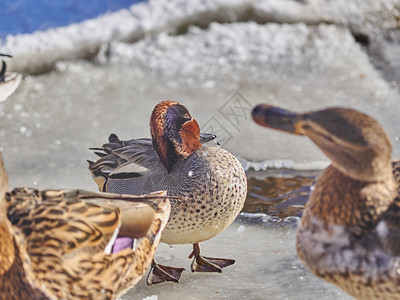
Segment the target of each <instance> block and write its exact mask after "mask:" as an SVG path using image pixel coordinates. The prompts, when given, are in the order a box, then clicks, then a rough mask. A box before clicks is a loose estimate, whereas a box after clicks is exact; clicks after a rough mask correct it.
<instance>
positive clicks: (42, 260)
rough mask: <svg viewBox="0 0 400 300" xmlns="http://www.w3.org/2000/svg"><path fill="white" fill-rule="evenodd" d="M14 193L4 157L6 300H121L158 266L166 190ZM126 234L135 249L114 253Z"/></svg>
mask: <svg viewBox="0 0 400 300" xmlns="http://www.w3.org/2000/svg"><path fill="white" fill-rule="evenodd" d="M7 190H8V182H7V175H6V173H5V170H4V167H3V163H2V161H1V159H0V299H78V298H84V299H116V298H118V297H120V296H121V295H122V294H124V293H125V292H126V291H127V290H128V289H129V288H131V287H132V286H133V285H134V284H135V283H136V282H138V280H139V279H140V278H141V277H142V275H143V273H144V272H145V270H146V268H147V267H148V266H149V264H150V263H151V261H152V258H153V256H154V252H155V249H156V247H157V245H158V243H159V240H160V237H161V231H162V230H163V228H164V227H165V225H166V222H167V220H168V216H169V211H170V204H169V200H168V198H166V197H165V196H164V195H165V193H164V192H160V193H154V194H152V195H146V196H129V195H114V194H108V193H91V192H85V191H80V190H36V189H31V188H17V189H14V190H12V191H10V192H7ZM114 201H115V202H114ZM132 217H134V218H135V219H136V223H135V222H133V221H132V220H131V221H130V222H125V224H128V226H130V227H129V228H124V227H125V226H126V225H124V219H125V218H128V219H130V218H132ZM148 218H150V220H148ZM144 228H146V230H144ZM119 229H121V230H122V229H123V230H124V232H125V233H128V234H129V235H130V236H131V237H132V238H135V245H134V248H133V249H132V248H128V249H124V250H122V251H120V252H118V253H113V254H111V253H110V252H111V249H112V246H113V244H114V242H115V238H116V237H117V234H118V230H119Z"/></svg>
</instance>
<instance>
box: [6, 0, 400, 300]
mask: <svg viewBox="0 0 400 300" xmlns="http://www.w3.org/2000/svg"><path fill="white" fill-rule="evenodd" d="M193 3H194V2H193ZM193 3H192V2H188V3H187V2H186V1H178V0H174V1H162V0H159V1H153V2H151V3H147V2H144V3H140V4H136V5H133V6H132V7H131V8H129V9H123V10H120V11H117V12H114V13H110V14H107V15H104V16H100V17H98V18H97V19H93V20H88V21H84V22H82V23H75V24H72V25H70V26H68V27H62V28H58V29H53V28H51V29H49V30H47V31H42V32H35V33H32V34H25V35H9V36H8V37H7V38H3V40H1V41H0V53H8V54H12V55H14V58H13V59H12V60H7V63H8V66H9V70H10V71H18V72H22V73H23V74H24V76H25V77H24V79H23V80H22V83H21V84H20V86H19V87H18V89H17V90H16V92H15V93H14V94H13V95H12V96H10V97H9V98H8V99H7V100H6V101H4V102H0V141H1V144H0V147H1V148H0V150H1V151H2V156H3V157H4V160H5V164H6V167H7V169H8V172H9V177H10V185H11V187H17V186H32V187H38V188H61V187H63V188H82V189H87V190H96V185H95V183H94V182H93V180H92V178H91V176H90V174H89V172H88V170H87V163H86V159H94V158H95V156H94V155H93V154H92V153H91V152H90V151H89V150H88V149H89V147H98V146H100V145H101V144H103V143H104V142H106V140H107V138H108V135H109V134H110V133H116V134H117V135H118V136H120V137H121V138H122V139H130V138H134V137H149V135H150V133H149V117H150V113H151V111H152V109H153V107H154V106H155V105H156V104H157V103H158V102H159V101H161V100H166V99H169V100H176V101H179V102H181V103H182V104H184V105H185V106H186V107H187V108H188V109H189V111H190V112H191V114H192V116H193V117H194V118H196V120H197V121H198V123H199V124H200V126H201V127H202V129H203V130H204V131H208V132H210V131H211V132H214V133H215V134H217V135H218V140H219V141H220V143H221V144H222V145H223V146H224V147H225V148H226V149H228V150H229V151H231V152H232V153H233V154H235V155H237V156H239V157H240V158H241V160H242V162H243V164H244V165H245V167H246V169H247V168H248V172H247V173H248V178H249V196H248V202H247V203H246V207H245V211H246V212H250V213H252V214H253V216H255V217H257V215H254V213H260V212H261V213H267V214H268V215H271V216H278V217H280V218H285V217H288V216H300V215H301V211H302V206H303V205H304V203H305V201H306V200H307V197H308V194H309V192H310V190H311V187H310V186H311V185H312V184H313V181H314V179H315V176H316V175H317V174H318V173H319V171H320V170H321V169H322V168H324V167H325V166H326V165H327V163H328V162H327V160H326V158H325V157H324V156H323V155H322V154H321V153H320V151H319V150H318V149H317V148H316V147H315V146H314V145H312V144H311V143H310V142H309V141H308V140H307V139H306V138H302V137H296V136H292V135H286V134H283V133H279V132H274V131H270V130H267V129H265V128H261V127H259V126H257V125H256V124H255V123H254V122H253V121H252V120H251V118H250V114H249V113H250V110H251V108H252V107H253V106H255V105H256V104H258V103H263V102H264V103H271V104H274V105H280V106H283V107H287V108H289V109H293V110H296V111H303V110H310V109H319V108H322V107H327V106H337V105H340V106H347V107H353V108H356V109H359V110H361V111H363V112H365V113H368V114H370V115H373V116H374V117H375V118H376V119H377V120H378V121H379V122H380V123H381V124H382V125H383V126H384V127H385V129H386V130H387V132H388V134H389V136H390V138H391V141H392V144H393V152H394V154H393V157H394V158H400V141H399V134H400V122H399V121H398V120H399V118H398V115H399V114H400V95H399V88H398V85H399V82H400V73H398V71H397V70H399V69H400V68H397V67H398V66H400V62H399V59H398V55H396V53H398V49H399V48H398V46H399V44H400V43H399V41H400V38H399V36H400V35H399V32H398V31H399V30H398V28H399V26H398V27H396V26H397V25H396V24H397V23H396V20H397V19H396V10H394V9H393V6H391V5H392V4H393V3H394V1H357V0H353V1H337V2H335V4H333V3H331V1H316V0H315V1H314V0H310V1H290V0H288V1H283V2H279V1H273V0H270V1H268V0H265V1H258V2H257V3H255V2H254V3H252V2H251V3H250V2H247V1H244V0H243V1H239V0H235V1H222V0H220V1H211V0H207V1H202V2H201V3H198V4H197V5H195V4H193ZM279 3H283V4H279ZM393 5H394V4H393ZM165 11H168V12H169V13H168V14H165V13H164V12H165ZM397 22H398V21H397ZM396 28H397V29H396ZM361 29H362V30H361ZM396 49H397V50H396ZM396 51H397V52H396ZM0 92H1V90H0ZM282 167H284V169H281V168H282ZM263 169H267V171H260V170H263ZM246 216H247V217H249V216H251V215H246ZM264 217H265V216H264ZM249 218H250V217H249ZM260 218H261V219H263V216H258V219H260ZM265 218H267V217H265ZM265 218H264V219H265ZM243 219H246V218H244V217H242V218H241V219H240V220H238V221H236V222H235V223H234V224H233V225H232V226H231V227H229V228H228V229H227V230H226V231H224V232H223V233H222V234H220V235H219V236H217V237H216V238H214V239H212V240H210V241H207V242H205V243H203V244H202V250H203V253H204V254H205V255H211V256H212V255H216V256H218V255H220V256H221V257H227V258H234V259H236V260H237V263H236V264H235V265H233V266H231V267H229V268H226V269H224V272H223V274H192V273H191V272H190V271H188V270H189V265H190V260H189V259H187V256H188V255H189V253H190V251H191V247H190V246H189V245H188V246H173V247H172V248H170V247H169V246H167V245H161V246H160V248H159V250H158V252H157V257H158V259H159V261H160V262H161V263H163V262H164V263H168V264H171V265H174V266H182V267H185V268H186V269H187V271H186V272H184V273H183V276H182V279H181V282H180V284H179V285H174V284H162V285H158V286H152V287H147V286H146V285H145V282H144V281H141V282H140V283H139V284H138V285H137V286H136V287H135V288H134V289H133V290H132V291H130V292H129V293H128V294H127V295H126V296H125V297H124V299H142V298H145V297H149V296H152V295H157V296H158V299H171V298H184V299H205V298H207V299H219V298H234V299H265V298H269V299H288V298H294V297H296V298H300V297H301V298H302V299H318V298H321V297H323V298H324V299H338V298H340V299H345V298H346V295H345V294H344V293H342V292H341V291H340V290H338V289H337V288H336V287H334V286H332V285H329V284H326V283H324V282H322V281H321V280H319V279H317V278H315V277H313V276H312V275H311V274H310V273H309V272H308V271H307V270H305V268H304V267H303V266H302V265H301V263H300V262H299V260H298V259H297V256H296V252H295V248H294V241H295V230H296V229H295V226H294V225H283V226H276V225H274V226H273V225H271V224H269V223H268V224H269V225H268V224H261V225H257V224H250V223H246V222H244V221H243ZM256 219H257V218H256ZM272 220H277V219H272ZM261 223H262V222H261ZM154 298H155V297H154Z"/></svg>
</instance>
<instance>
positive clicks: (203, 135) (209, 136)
mask: <svg viewBox="0 0 400 300" xmlns="http://www.w3.org/2000/svg"><path fill="white" fill-rule="evenodd" d="M216 137H217V136H216V135H215V134H212V133H206V132H200V142H201V143H202V144H204V143H207V142H209V141H212V140H214V139H215V138H216Z"/></svg>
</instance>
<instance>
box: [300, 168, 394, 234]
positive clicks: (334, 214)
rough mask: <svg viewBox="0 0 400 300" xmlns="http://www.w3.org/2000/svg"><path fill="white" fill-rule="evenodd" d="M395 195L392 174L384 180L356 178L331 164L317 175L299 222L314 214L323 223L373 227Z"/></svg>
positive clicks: (365, 227)
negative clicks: (372, 180)
mask: <svg viewBox="0 0 400 300" xmlns="http://www.w3.org/2000/svg"><path fill="white" fill-rule="evenodd" d="M395 195H396V185H395V182H394V179H393V177H391V178H390V179H389V180H386V181H376V182H365V181H358V180H355V179H352V178H350V177H348V176H346V175H344V174H343V173H342V172H340V171H339V170H338V169H336V168H335V167H333V166H332V165H331V166H329V167H328V168H327V169H326V170H325V171H324V172H323V173H322V174H321V175H320V177H319V178H318V181H317V183H316V185H315V188H314V191H313V192H312V194H311V196H310V200H309V201H308V202H307V204H306V207H305V209H304V213H303V220H302V224H303V225H306V224H307V223H309V222H310V221H311V217H312V216H315V217H317V218H318V219H319V220H320V221H322V222H324V223H326V224H335V225H344V226H357V227H362V228H364V229H368V228H373V227H374V226H375V225H376V222H377V221H378V218H379V216H380V214H381V213H382V212H383V211H385V210H386V209H387V208H388V206H389V205H390V204H391V203H392V201H393V199H394V198H395Z"/></svg>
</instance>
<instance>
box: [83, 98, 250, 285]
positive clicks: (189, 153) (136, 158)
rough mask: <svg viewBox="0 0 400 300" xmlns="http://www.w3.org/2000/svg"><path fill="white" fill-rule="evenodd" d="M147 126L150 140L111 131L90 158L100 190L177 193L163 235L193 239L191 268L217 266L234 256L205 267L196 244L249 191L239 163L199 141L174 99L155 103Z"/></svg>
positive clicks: (224, 222)
mask: <svg viewBox="0 0 400 300" xmlns="http://www.w3.org/2000/svg"><path fill="white" fill-rule="evenodd" d="M150 126H151V134H152V139H151V140H150V139H135V140H130V141H120V140H119V139H118V137H117V136H116V135H111V136H110V138H109V143H108V144H105V145H103V147H102V148H101V149H96V150H102V151H101V152H97V154H98V155H99V156H100V157H101V158H100V159H99V160H98V161H96V162H90V167H89V169H90V171H91V172H92V174H93V177H94V178H95V181H96V182H97V183H98V185H99V188H100V190H103V191H108V192H117V193H127V194H143V193H148V192H151V191H155V190H159V189H163V190H166V191H167V192H168V195H169V196H179V197H181V199H179V200H176V199H171V216H170V219H169V221H168V224H167V227H166V229H165V230H164V232H163V235H162V241H163V242H165V243H168V244H193V245H194V250H193V256H194V257H195V261H194V262H193V264H192V271H207V272H221V268H222V267H225V266H227V265H230V264H232V263H233V262H234V261H233V260H224V259H214V260H213V259H212V258H207V260H209V261H210V262H211V261H212V262H211V263H210V264H209V268H208V269H207V268H206V267H204V268H203V266H205V265H207V261H206V260H202V258H201V256H200V250H199V248H198V245H197V244H198V243H200V242H202V241H205V240H208V239H210V238H213V237H214V236H216V235H217V234H218V233H220V232H221V231H222V230H224V229H225V228H226V227H227V226H229V225H230V224H231V223H232V222H233V220H234V219H235V218H236V216H237V215H238V214H239V212H240V210H241V209H242V207H243V204H244V201H245V199H246V193H247V181H246V174H245V172H244V170H243V167H242V166H241V164H240V162H239V161H238V160H237V159H236V157H234V156H233V155H232V154H231V153H229V152H228V151H226V150H224V149H222V148H219V147H206V146H203V145H202V144H201V142H200V129H199V125H198V124H197V122H196V120H194V119H193V118H192V117H191V116H190V114H189V111H188V110H187V109H186V108H185V107H184V106H183V105H181V104H179V103H177V102H173V101H163V102H161V103H159V104H158V105H157V106H156V107H155V108H154V110H153V113H152V117H151V120H150ZM191 257H192V256H191ZM196 260H197V262H196ZM200 265H201V266H200ZM179 276H180V275H178V276H172V278H171V279H169V280H172V281H177V279H179ZM153 283H155V282H153Z"/></svg>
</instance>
